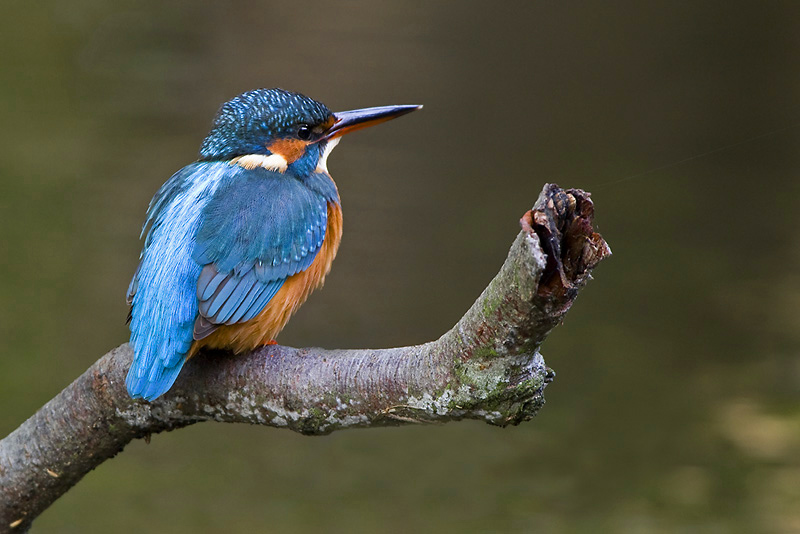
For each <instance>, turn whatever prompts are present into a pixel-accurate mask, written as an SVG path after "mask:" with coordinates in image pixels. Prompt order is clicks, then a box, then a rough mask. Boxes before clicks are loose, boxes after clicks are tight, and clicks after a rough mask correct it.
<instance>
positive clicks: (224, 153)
mask: <svg viewBox="0 0 800 534" xmlns="http://www.w3.org/2000/svg"><path fill="white" fill-rule="evenodd" d="M420 107H422V106H384V107H377V108H366V109H359V110H355V111H343V112H340V113H336V114H334V113H332V112H331V111H330V110H329V109H328V108H327V107H325V105H324V104H322V103H320V102H317V101H316V100H313V99H311V98H308V97H307V96H304V95H301V94H300V93H293V92H291V91H284V90H283V89H256V90H254V91H248V92H246V93H242V94H241V95H239V96H237V97H235V98H233V99H232V100H229V101H228V102H225V103H224V104H223V105H222V107H221V108H220V110H219V112H217V116H216V118H215V119H214V125H213V126H212V128H211V132H209V134H208V136H206V138H205V139H204V140H203V144H202V146H201V147H200V158H201V160H203V161H212V160H218V161H219V160H221V161H230V162H231V163H234V164H238V165H241V166H242V167H245V168H256V167H263V168H266V169H269V170H273V171H278V172H281V173H283V172H289V173H290V174H293V175H295V176H297V177H304V176H308V175H309V174H311V173H313V172H320V171H325V172H327V169H326V167H325V164H326V159H327V155H328V154H329V153H330V151H331V149H332V148H333V147H334V146H336V143H337V142H338V140H339V137H341V136H342V135H344V134H346V133H348V132H352V131H355V130H359V129H361V128H365V127H367V126H371V125H373V124H379V123H381V122H384V121H387V120H390V119H393V118H395V117H399V116H401V115H405V114H406V113H410V112H411V111H414V110H416V109H419V108H420Z"/></svg>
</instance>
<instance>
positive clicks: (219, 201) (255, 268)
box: [192, 169, 328, 339]
mask: <svg viewBox="0 0 800 534" xmlns="http://www.w3.org/2000/svg"><path fill="white" fill-rule="evenodd" d="M327 213H328V212H327V198H326V196H325V195H323V194H321V193H320V192H318V191H314V190H312V189H310V188H309V187H307V185H305V184H304V183H302V182H300V181H298V180H296V179H294V178H292V177H291V176H287V175H282V174H278V173H275V172H271V171H267V170H264V169H253V170H249V171H247V172H245V173H242V174H241V175H240V176H239V177H238V178H237V180H236V181H235V182H231V183H229V184H226V185H223V186H222V187H220V188H219V189H218V190H217V191H216V192H215V194H214V196H213V198H212V199H211V201H210V202H209V203H208V204H207V205H206V206H205V208H204V210H203V216H202V224H201V225H200V228H199V231H198V233H197V240H196V243H195V248H194V253H193V255H192V257H193V258H194V261H195V262H196V263H197V264H199V265H203V269H202V272H201V273H200V275H199V277H198V280H197V293H196V295H197V302H198V311H199V316H198V319H197V321H196V322H195V326H194V338H195V339H202V338H204V337H206V336H207V335H209V334H210V333H211V332H213V331H214V330H215V329H216V328H217V327H219V326H220V325H223V324H235V323H240V322H244V321H248V320H250V319H252V318H254V317H255V316H256V315H258V313H259V312H261V310H263V309H264V307H265V306H266V305H267V303H269V301H270V300H271V299H272V297H274V296H275V294H276V293H277V292H278V290H279V289H280V288H281V286H282V285H283V283H284V281H285V280H286V279H287V278H288V277H289V276H292V275H293V274H296V273H298V272H302V271H304V270H306V269H308V268H309V266H310V265H311V263H312V262H313V261H314V258H315V257H316V256H317V253H318V252H319V250H320V247H321V246H322V242H323V240H324V239H325V229H326V226H327V221H328V215H327Z"/></svg>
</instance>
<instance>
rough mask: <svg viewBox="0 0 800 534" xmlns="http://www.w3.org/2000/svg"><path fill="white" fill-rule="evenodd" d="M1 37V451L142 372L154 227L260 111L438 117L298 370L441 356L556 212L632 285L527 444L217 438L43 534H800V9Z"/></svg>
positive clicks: (165, 7) (612, 303)
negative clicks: (57, 411) (235, 128)
mask: <svg viewBox="0 0 800 534" xmlns="http://www.w3.org/2000/svg"><path fill="white" fill-rule="evenodd" d="M645 4H646V5H645ZM3 11H4V15H3V17H2V19H1V21H0V65H2V68H1V69H0V117H2V120H0V213H1V214H2V223H3V224H2V226H3V228H2V230H3V231H2V235H3V237H2V239H0V243H2V248H0V435H5V434H6V433H8V432H10V431H11V430H12V429H13V428H15V427H16V426H17V425H18V424H19V423H21V422H22V421H23V420H24V419H25V418H26V417H28V416H29V415H30V414H32V413H33V412H34V411H35V410H36V409H37V408H38V407H40V406H41V405H42V404H43V403H45V402H46V401H47V400H49V399H50V398H51V397H53V396H54V395H55V394H56V393H58V391H59V390H60V389H61V388H62V387H64V386H65V385H66V384H68V383H69V382H70V381H71V380H72V379H73V378H74V377H76V376H78V375H79V374H80V373H81V372H83V371H84V370H85V369H86V368H87V367H88V366H89V365H90V364H91V363H92V362H93V361H95V360H96V359H97V358H98V357H99V356H101V355H102V354H103V353H105V352H106V351H107V350H109V349H111V348H113V347H115V346H117V345H119V344H120V343H123V342H125V341H126V339H127V335H128V332H127V329H126V327H125V317H126V313H127V310H126V307H125V302H124V294H125V290H126V288H127V285H128V282H129V279H130V276H131V274H132V273H133V270H134V268H135V267H136V263H137V258H138V253H139V249H140V242H139V241H138V233H139V229H140V225H141V223H142V221H143V219H144V211H145V209H146V206H147V203H148V201H149V199H150V197H151V196H152V195H153V193H155V191H156V189H157V188H158V187H159V186H160V185H161V183H162V182H163V181H164V180H166V178H168V177H169V176H170V174H171V173H173V172H174V171H176V170H177V169H179V168H180V167H181V166H183V165H185V164H186V163H188V162H190V161H192V160H193V159H194V158H195V157H196V153H197V150H198V148H199V144H200V141H201V140H202V138H203V136H204V135H205V134H206V132H207V129H208V127H209V125H210V123H211V119H212V117H213V115H214V113H215V111H216V109H217V106H218V105H219V104H220V103H222V102H223V101H225V100H227V99H228V98H230V97H232V96H234V95H236V94H238V93H240V92H242V91H245V90H248V89H253V88H257V87H271V86H280V87H284V88H286V89H291V90H296V91H301V92H303V93H306V94H307V95H309V96H311V97H313V98H315V99H319V100H320V101H322V102H324V103H325V104H326V105H328V106H329V107H330V108H331V109H334V110H341V109H352V108H357V107H365V106H374V105H384V104H405V103H423V104H425V109H424V110H423V111H422V112H419V113H415V114H414V115H412V116H410V117H408V118H404V119H403V120H401V121H397V122H392V123H390V124H387V125H385V126H381V127H379V128H376V129H374V130H369V131H365V132H360V133H357V134H354V135H353V136H350V137H348V138H346V139H345V140H344V142H343V143H341V145H340V148H338V149H337V150H336V151H335V152H334V155H333V156H332V157H331V160H330V162H329V168H330V170H331V173H332V174H333V176H334V178H335V179H336V181H337V183H338V185H339V189H340V192H341V197H342V201H343V207H344V214H345V234H344V240H343V244H342V247H341V249H340V252H339V257H338V259H337V261H336V262H335V263H334V268H333V272H332V274H331V275H330V277H329V278H328V283H327V285H326V287H325V289H324V290H322V291H321V292H319V293H316V294H315V295H313V296H312V298H311V299H310V301H309V302H308V303H307V304H306V305H305V307H304V308H303V309H302V310H301V311H300V313H299V314H298V315H297V316H296V317H295V318H294V320H293V321H292V322H290V324H289V326H288V328H287V329H286V330H285V332H284V333H283V334H282V335H281V337H280V338H279V341H280V342H282V343H284V344H290V345H300V346H302V345H317V346H325V347H367V346H380V347H387V346H392V345H399V344H409V343H417V342H422V341H426V340H429V339H432V338H435V337H437V336H438V335H439V334H441V333H442V332H444V331H445V330H446V329H448V328H449V327H450V326H451V325H452V324H453V323H454V322H455V321H456V320H457V319H458V318H459V317H460V315H461V314H462V312H464V311H465V310H466V309H467V307H468V306H469V305H470V304H471V303H472V301H473V300H474V298H475V297H476V296H477V295H478V294H479V293H480V291H481V290H482V289H483V287H484V286H485V284H486V283H487V282H488V281H489V280H490V279H491V277H492V276H493V275H494V273H495V272H496V271H497V269H498V268H499V266H500V265H501V263H502V261H503V259H504V257H505V254H506V251H507V250H508V246H509V245H510V243H511V242H512V240H513V238H514V236H515V234H516V232H517V231H518V224H517V220H518V219H519V217H520V216H521V215H522V213H523V212H524V211H525V210H526V209H528V208H529V207H530V206H531V205H532V203H533V201H534V200H535V198H536V196H537V194H538V192H539V190H540V189H541V187H542V185H543V184H544V183H545V182H556V183H558V184H559V185H561V186H564V187H580V188H584V189H586V190H589V191H591V192H592V193H593V198H594V200H595V203H596V208H597V225H598V227H599V230H600V232H601V233H602V234H603V236H604V237H605V238H606V239H607V240H608V242H609V244H610V245H611V248H612V250H613V252H614V256H613V257H612V258H610V259H609V260H608V261H606V262H604V263H603V264H602V265H601V266H600V267H599V268H598V269H597V270H596V272H595V280H594V281H593V282H592V283H591V284H590V285H589V286H588V288H587V289H586V290H585V291H584V293H583V294H582V295H581V297H580V298H579V299H578V301H577V303H576V305H575V307H574V309H573V310H572V311H571V312H570V314H569V315H568V316H567V318H566V321H565V323H564V324H563V325H562V326H561V327H559V328H558V329H557V330H556V331H555V332H554V333H553V335H552V336H551V337H550V339H549V340H548V341H547V343H546V344H545V346H544V348H543V353H544V356H545V358H546V359H547V362H548V364H549V365H550V366H552V367H553V368H554V369H555V370H556V372H557V373H558V376H557V378H556V380H555V382H554V383H553V384H552V385H551V386H549V387H548V389H547V392H546V395H547V401H548V404H547V406H546V407H545V408H544V409H543V410H542V412H541V413H540V415H539V416H538V417H537V418H536V419H535V420H534V421H532V422H530V423H527V424H523V425H522V426H520V427H517V428H509V429H505V430H502V429H498V428H493V427H489V426H487V425H484V424H480V423H476V422H467V423H460V424H452V425H447V426H441V427H438V426H437V427H429V428H426V427H406V428H394V429H378V430H367V431H348V432H342V433H339V434H334V435H331V436H328V437H323V438H307V437H302V436H299V435H295V434H292V433H289V432H286V431H280V430H276V429H270V428H261V427H246V426H238V425H228V426H226V425H221V424H202V425H197V426H195V427H192V428H188V429H185V430H181V431H178V432H174V433H168V434H164V435H157V436H153V439H152V442H151V443H150V444H149V445H146V444H145V443H144V442H141V441H138V442H135V443H133V444H131V445H130V446H129V447H128V448H127V449H126V450H125V452H124V453H122V454H121V455H119V456H118V457H117V458H115V459H113V460H111V461H108V462H107V463H105V464H103V465H102V466H100V468H98V469H97V470H96V471H95V472H93V473H91V474H89V475H88V476H87V477H86V478H85V479H84V480H83V481H82V482H81V483H80V484H79V485H78V486H76V487H75V488H74V489H73V490H72V491H70V492H69V493H68V494H67V495H66V496H65V497H63V498H62V499H61V500H60V501H58V503H56V505H54V506H53V507H52V508H51V509H50V510H48V511H47V512H46V513H45V514H44V515H43V516H42V517H41V518H40V520H39V521H38V522H37V523H36V524H35V528H34V530H35V531H36V532H59V533H71V532H74V533H79V532H80V533H85V532H119V533H127V532H131V533H133V532H158V531H166V530H168V531H170V532H187V533H189V532H190V533H205V532H265V531H272V532H308V531H318V532H420V531H423V532H533V531H536V532H553V533H561V532H608V531H617V532H675V531H678V530H682V531H691V532H789V531H800V408H799V406H800V313H799V311H800V270H799V269H798V265H800V237H798V233H797V229H796V226H797V222H796V221H797V217H798V207H797V206H798V200H800V150H799V149H800V69H798V65H800V32H798V24H797V23H798V21H800V5H799V4H798V3H796V2H790V1H787V2H738V1H737V2H721V1H719V2H680V3H678V2H671V1H663V2H648V3H642V2H633V1H631V2H617V3H613V4H611V3H606V2H594V3H583V4H576V3H571V2H570V3H562V2H529V1H526V2H504V3H496V2H495V3H491V2H478V1H469V2H455V1H448V2H368V1H354V2H329V3H325V4H322V3H300V2H235V3H228V2H190V1H182V2H170V3H162V2H155V1H153V2H132V1H127V2H126V1H122V2H103V1H99V0H83V1H82V0H71V1H65V0H64V1H53V2H45V3H43V4H41V3H30V2H22V1H20V0H6V2H5V4H4V10H3ZM693 156H699V157H696V158H693ZM628 178H629V179H628Z"/></svg>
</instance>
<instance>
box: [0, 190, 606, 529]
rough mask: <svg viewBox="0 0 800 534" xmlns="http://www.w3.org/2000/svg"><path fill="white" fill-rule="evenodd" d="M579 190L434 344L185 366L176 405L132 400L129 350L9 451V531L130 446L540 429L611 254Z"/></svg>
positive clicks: (540, 220)
mask: <svg viewBox="0 0 800 534" xmlns="http://www.w3.org/2000/svg"><path fill="white" fill-rule="evenodd" d="M592 217H593V206H592V203H591V201H590V200H589V195H588V194H587V193H585V192H583V191H580V190H574V189H570V190H567V191H564V190H562V189H560V188H559V187H558V186H555V185H552V184H548V185H546V186H545V188H544V190H543V191H542V194H541V195H540V197H539V199H538V200H537V202H536V204H535V206H534V208H533V209H532V210H531V211H529V212H527V213H526V214H525V215H524V216H523V218H522V219H521V221H520V222H521V224H522V227H523V230H522V232H520V233H519V235H518V236H517V238H516V240H515V241H514V243H513V245H512V246H511V250H510V252H509V255H508V258H507V259H506V261H505V263H504V265H503V267H502V268H501V270H500V272H499V273H498V275H497V276H496V277H495V278H494V280H492V281H491V283H490V284H489V286H488V287H487V288H486V289H485V290H484V292H483V293H482V294H481V296H480V297H479V298H478V300H477V301H476V302H475V303H474V304H473V305H472V307H471V308H470V309H469V311H467V313H466V314H465V315H464V317H463V318H462V319H461V320H460V321H459V322H458V324H456V325H455V326H454V327H453V328H452V329H451V330H450V331H448V332H447V333H445V334H444V335H443V336H442V337H441V338H439V339H438V340H437V341H433V342H430V343H426V344H424V345H417V346H411V347H402V348H394V349H376V350H324V349H316V348H306V349H295V348H289V347H282V346H267V347H264V348H261V349H259V350H256V351H254V352H252V353H250V354H246V355H243V356H232V355H230V354H227V353H224V352H214V353H205V354H200V355H199V356H197V357H196V358H193V359H192V360H190V361H189V362H188V363H187V365H186V367H185V369H184V371H183V372H182V373H181V375H180V377H179V378H178V381H177V382H176V384H175V386H174V387H173V388H172V389H171V390H170V392H169V393H167V394H166V395H164V396H163V397H161V398H159V399H158V400H156V401H155V402H152V403H147V402H144V401H141V400H138V401H134V400H131V399H130V398H129V397H128V395H127V393H126V391H125V385H124V384H125V374H126V373H127V370H128V367H129V366H130V363H131V359H132V352H131V349H130V347H129V346H128V345H127V344H125V345H122V346H120V347H118V348H116V349H114V350H112V351H111V352H109V353H108V354H106V355H105V356H103V357H102V358H100V359H99V360H98V361H97V362H96V363H95V364H94V365H92V366H91V367H90V368H89V369H88V370H87V371H86V372H85V373H84V374H83V375H81V376H80V377H78V379H77V380H75V381H74V382H73V383H72V384H70V385H69V386H67V387H66V388H65V389H64V390H63V391H62V392H61V393H59V394H58V395H57V396H56V397H55V398H54V399H53V400H51V401H50V402H48V403H47V404H46V405H45V406H44V407H42V408H41V409H40V410H39V411H38V412H37V413H36V414H34V415H33V416H32V417H31V418H30V419H28V420H27V421H25V422H24V423H23V424H22V425H21V426H20V427H19V428H18V429H16V430H15V431H14V432H12V433H11V434H10V435H9V436H8V437H6V438H5V439H3V440H2V441H0V531H12V532H22V531H25V530H27V529H28V528H29V527H30V525H31V522H32V521H33V519H34V518H35V517H36V516H37V515H38V514H40V513H41V512H42V511H43V510H45V509H46V508H47V507H48V506H49V505H50V504H51V503H52V502H53V501H55V500H56V499H57V498H58V497H59V496H61V495H62V494H63V493H64V492H66V491H67V490H68V489H69V488H70V487H72V486H73V485H74V484H75V483H77V482H78V481H79V480H80V479H81V478H82V477H83V476H84V475H85V474H86V473H88V472H89V471H91V470H92V469H94V468H95V467H96V466H98V465H99V464H100V463H102V462H103V461H105V460H106V459H108V458H111V457H113V456H114V455H116V454H117V453H118V452H120V451H121V450H122V449H123V448H124V447H125V445H126V444H127V443H128V442H130V441H131V440H132V439H135V438H142V437H146V436H149V435H150V434H152V433H154V432H161V431H164V430H172V429H175V428H180V427H183V426H187V425H190V424H193V423H196V422H199V421H208V420H214V421H223V422H243V423H256V424H263V425H269V426H275V427H285V428H289V429H292V430H295V431H298V432H301V433H303V434H327V433H329V432H332V431H334V430H338V429H342V428H349V427H368V426H382V425H398V424H404V423H427V422H445V421H452V420H459V419H464V418H470V419H480V420H484V421H486V422H488V423H491V424H495V425H500V426H505V425H509V424H514V425H515V424H518V423H520V422H521V421H526V420H528V419H530V418H532V417H533V416H534V415H536V412H537V411H538V410H539V408H541V406H542V405H543V404H544V397H543V391H544V388H545V386H546V385H547V384H548V383H549V382H550V381H552V379H553V377H554V376H555V375H554V373H553V372H552V371H551V370H550V369H548V368H547V367H546V366H545V363H544V360H543V359H542V357H541V355H540V354H539V352H538V349H539V346H540V345H541V343H542V342H543V341H544V339H545V338H546V337H547V334H548V333H549V332H550V330H552V328H553V327H554V326H556V325H557V324H558V323H559V321H560V320H561V318H562V317H563V316H564V314H565V313H566V312H567V311H568V310H569V308H570V306H571V305H572V302H573V301H574V299H575V297H577V294H578V291H579V289H580V288H581V287H582V286H583V284H584V283H585V282H586V281H587V280H588V279H589V277H590V272H591V270H592V268H593V267H594V266H595V265H596V264H597V263H598V262H599V261H600V260H602V259H603V258H604V257H606V256H607V255H608V254H610V250H609V248H608V246H607V245H606V243H605V242H604V241H603V239H602V238H601V237H600V236H599V235H598V234H596V233H594V232H593V230H592Z"/></svg>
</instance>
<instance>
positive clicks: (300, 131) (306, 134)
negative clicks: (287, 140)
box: [297, 124, 311, 141]
mask: <svg viewBox="0 0 800 534" xmlns="http://www.w3.org/2000/svg"><path fill="white" fill-rule="evenodd" d="M297 137H299V138H300V139H302V140H303V141H308V140H309V139H311V127H310V126H309V125H308V124H301V125H300V127H299V128H297Z"/></svg>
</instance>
